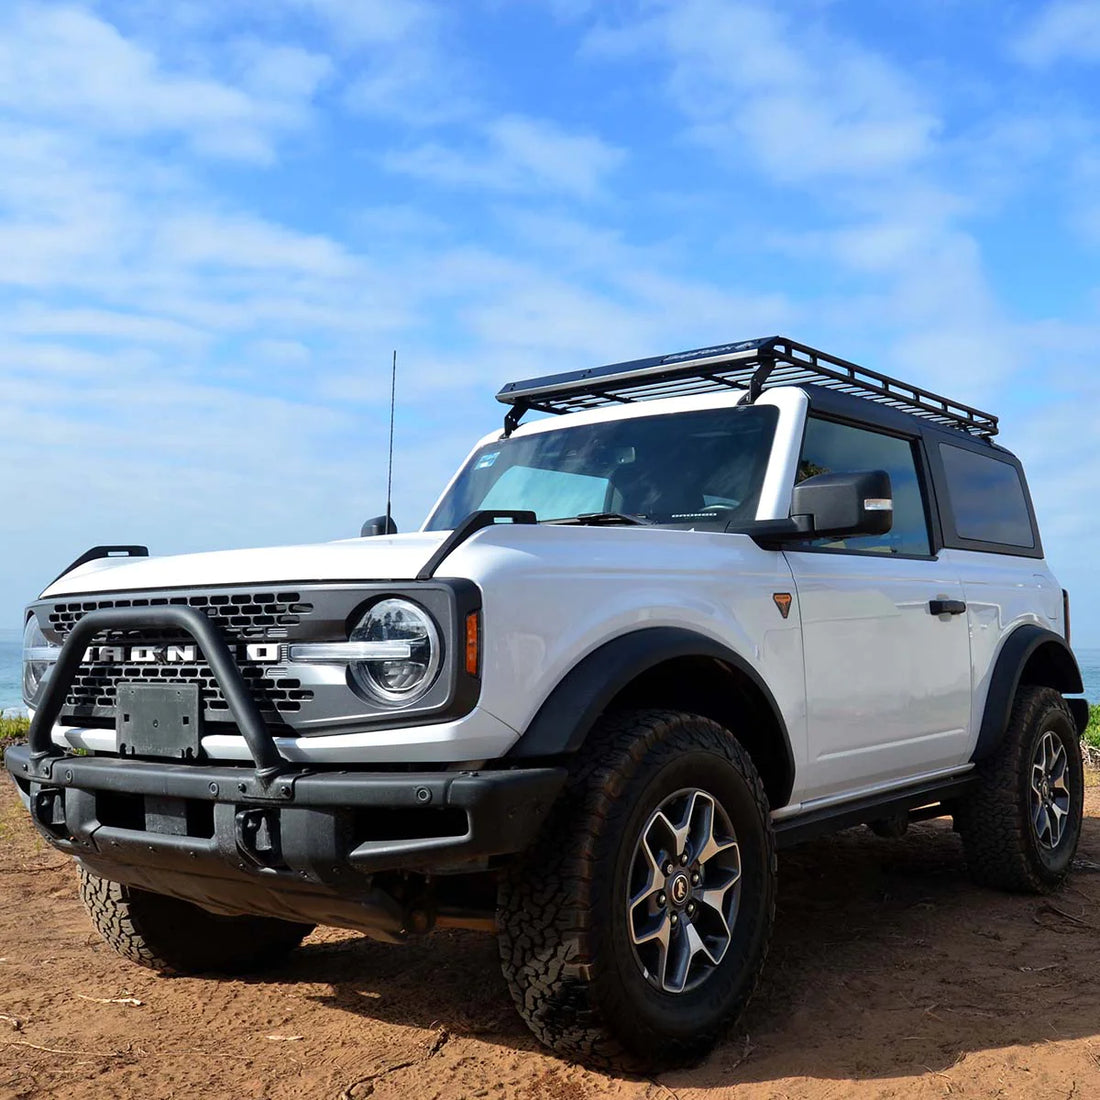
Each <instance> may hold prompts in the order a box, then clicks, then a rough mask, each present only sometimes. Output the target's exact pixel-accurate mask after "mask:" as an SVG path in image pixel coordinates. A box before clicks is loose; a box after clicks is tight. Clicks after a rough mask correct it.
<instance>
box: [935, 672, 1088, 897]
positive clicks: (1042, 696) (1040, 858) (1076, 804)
mask: <svg viewBox="0 0 1100 1100" xmlns="http://www.w3.org/2000/svg"><path fill="white" fill-rule="evenodd" d="M978 778H979V786H978V789H977V791H976V792H975V793H974V794H972V795H969V796H968V797H967V798H966V800H965V801H964V802H963V803H962V804H961V805H960V807H959V810H958V812H957V813H956V825H957V827H958V830H959V832H960V833H961V834H962V840H963V849H964V851H965V852H966V861H967V864H968V865H969V867H970V873H971V875H972V876H973V878H974V880H975V881H976V882H978V883H980V884H981V885H983V886H991V887H994V888H996V889H1000V890H1011V891H1014V892H1016V893H1032V894H1044V893H1049V892H1050V891H1052V890H1055V889H1057V888H1058V887H1059V886H1061V885H1062V883H1063V881H1064V880H1065V878H1066V875H1067V874H1069V869H1070V864H1071V863H1072V862H1073V857H1074V855H1075V854H1076V852H1077V844H1078V841H1079V840H1080V838H1081V817H1082V810H1083V806H1084V795H1085V778H1084V768H1083V764H1082V760H1081V744H1080V740H1079V738H1078V736H1077V725H1076V723H1075V722H1074V719H1073V715H1072V713H1071V712H1070V709H1069V707H1068V706H1067V704H1066V701H1065V699H1063V698H1062V696H1061V695H1060V694H1059V693H1058V692H1057V691H1055V690H1054V689H1053V688H1048V687H1032V686H1025V687H1021V688H1020V690H1019V693H1018V695H1017V696H1016V701H1015V704H1014V706H1013V708H1012V715H1011V717H1010V718H1009V722H1008V729H1007V731H1006V733H1005V738H1004V741H1003V742H1002V744H1001V746H1000V748H999V749H998V751H997V753H996V754H995V755H994V756H993V757H992V758H991V759H990V760H987V761H984V762H983V763H981V764H980V765H979V766H978Z"/></svg>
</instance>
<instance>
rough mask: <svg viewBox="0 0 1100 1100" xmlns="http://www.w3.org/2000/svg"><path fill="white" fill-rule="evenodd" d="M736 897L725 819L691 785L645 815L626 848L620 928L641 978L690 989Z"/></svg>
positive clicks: (718, 944) (707, 969)
mask: <svg viewBox="0 0 1100 1100" xmlns="http://www.w3.org/2000/svg"><path fill="white" fill-rule="evenodd" d="M740 898H741V850H740V848H739V846H738V843H737V836H736V834H735V833H734V830H733V825H732V824H731V822H730V819H729V815H728V814H727V813H726V811H725V810H724V809H723V808H722V806H721V805H720V804H719V803H718V801H717V800H716V799H715V798H714V796H713V795H710V794H708V793H707V792H706V791H703V790H700V789H698V788H688V789H685V790H680V791H677V792H676V793H675V794H671V795H669V796H668V798H666V799H665V800H664V801H663V802H662V803H661V804H660V806H658V807H657V809H656V810H654V811H653V813H652V814H650V816H649V818H648V820H647V821H646V823H645V825H644V826H643V828H642V830H641V835H640V836H639V838H638V842H637V844H636V845H635V849H634V858H633V862H632V863H631V870H630V887H629V898H628V901H627V913H626V919H627V931H628V933H629V936H630V941H631V946H632V947H633V950H634V957H635V959H636V960H637V962H638V965H639V967H640V968H641V970H642V973H643V975H644V976H645V978H646V980H647V981H648V982H649V983H650V984H651V985H653V986H654V987H656V988H657V989H659V990H661V991H662V992H664V993H673V994H679V993H686V992H689V991H690V990H692V989H697V988H698V987H699V986H700V985H701V984H702V983H703V982H705V981H706V980H707V978H709V977H710V975H711V974H713V973H714V971H715V970H716V969H717V967H718V966H719V965H720V964H721V962H722V959H723V958H725V955H726V952H727V951H728V950H729V946H730V943H731V942H732V939H733V927H734V925H735V923H736V920H737V911H738V908H739V904H740Z"/></svg>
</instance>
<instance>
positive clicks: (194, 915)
mask: <svg viewBox="0 0 1100 1100" xmlns="http://www.w3.org/2000/svg"><path fill="white" fill-rule="evenodd" d="M80 897H81V900H82V901H83V902H84V907H85V908H86V909H87V910H88V915H89V916H90V917H91V918H92V924H94V925H95V928H96V931H97V932H99V934H100V935H101V936H102V937H103V938H104V940H106V941H107V943H108V944H110V946H111V947H113V948H114V949H115V950H116V951H117V952H118V953H119V954H120V955H121V956H122V957H123V958H124V959H129V960H130V962H135V963H137V964H138V965H139V966H145V967H148V968H149V969H150V970H157V971H159V972H160V973H162V974H181V975H182V974H203V973H221V974H245V973H248V972H249V971H253V970H258V969H261V968H262V967H264V966H269V965H272V964H274V963H277V962H279V961H280V960H281V959H283V958H284V957H285V956H286V955H287V954H289V953H290V952H291V951H293V950H294V948H296V947H297V946H298V945H299V944H300V943H301V942H302V940H304V939H305V938H306V936H308V935H309V934H310V932H312V931H313V925H310V924H295V923H292V922H291V921H283V920H276V919H274V918H272V917H247V916H246V917H223V916H219V915H218V914H216V913H211V912H209V911H207V910H206V909H202V908H200V907H199V906H197V905H192V904H191V903H190V902H187V901H181V900H180V899H178V898H170V897H166V896H165V895H163V894H152V893H149V892H148V891H146V890H136V889H134V888H133V887H130V886H123V885H122V884H121V883H119V882H112V881H111V880H110V879H105V878H100V877H99V876H98V875H94V874H92V873H91V872H90V871H86V870H84V869H83V868H81V871H80Z"/></svg>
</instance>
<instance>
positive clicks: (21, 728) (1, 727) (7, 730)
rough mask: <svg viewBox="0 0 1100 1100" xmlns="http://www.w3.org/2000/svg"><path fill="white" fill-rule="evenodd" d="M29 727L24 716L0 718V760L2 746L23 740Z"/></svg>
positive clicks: (0, 757)
mask: <svg viewBox="0 0 1100 1100" xmlns="http://www.w3.org/2000/svg"><path fill="white" fill-rule="evenodd" d="M29 727H30V722H28V721H27V719H26V718H22V717H20V718H0V760H3V759H4V746H5V745H14V744H15V743H16V742H17V741H22V740H24V739H25V738H26V736H27V729H28V728H29Z"/></svg>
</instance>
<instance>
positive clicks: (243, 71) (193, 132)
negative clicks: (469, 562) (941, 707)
mask: <svg viewBox="0 0 1100 1100" xmlns="http://www.w3.org/2000/svg"><path fill="white" fill-rule="evenodd" d="M1098 92H1100V5H1098V4H1095V3H1092V2H1080V0H1050V2H1048V3H1045V4H1038V3H1030V2H1029V3H1012V2H1004V0H1001V2H986V0H967V2H966V3H963V2H957V0H913V2H911V3H909V4H904V5H900V4H896V5H895V4H891V5H873V4H856V3H849V4H842V3H838V2H830V0H790V2H788V3H770V4H765V3H752V2H738V0H677V2H669V3H663V2H659V0H603V2H600V3H597V2H588V0H464V2H462V3H458V2H450V3H446V2H433V0H263V2H260V0H252V2H243V0H240V2H228V0H173V2H171V3H164V2H162V0H125V2H123V0H118V2H117V3H116V2H110V0H102V2H99V3H85V4H58V3H49V2H42V0H39V2H26V3H23V2H20V0H13V2H9V3H5V4H4V5H2V8H0V332H3V334H4V339H3V340H2V341H0V408H2V410H3V417H4V430H3V432H2V433H0V469H2V470H3V476H2V479H0V516H2V519H0V524H2V525H3V535H4V538H3V542H2V545H3V549H2V550H0V618H2V619H3V621H5V622H8V623H9V624H11V625H18V622H19V609H20V608H21V606H22V605H23V604H24V603H25V602H27V601H28V600H30V599H32V598H33V597H34V596H35V595H36V594H37V592H38V591H39V589H40V588H41V586H42V585H43V584H44V583H45V582H46V581H48V580H49V579H50V578H51V577H52V576H53V575H54V574H55V573H56V572H57V571H58V570H59V569H60V568H61V567H62V566H63V565H64V564H65V563H66V562H67V561H69V560H70V559H72V558H73V557H75V556H76V555H77V554H78V553H79V552H81V551H82V550H83V549H85V548H86V547H87V546H90V545H92V544H95V543H99V542H146V543H148V544H149V545H150V546H151V547H152V549H153V552H154V553H169V552H178V551H188V550H197V549H205V548H213V547H221V546H244V545H256V544H269V543H278V542H288V541H308V540H315V539H328V538H335V537H340V536H345V535H351V534H354V533H356V532H357V531H358V527H359V524H360V522H361V520H362V519H363V518H364V517H366V516H368V515H373V514H375V513H377V512H378V511H380V510H381V508H382V505H383V503H384V497H385V450H386V447H385V424H386V416H387V410H386V407H385V406H386V396H387V394H386V387H387V385H388V370H389V355H390V350H391V349H392V348H394V347H397V348H398V352H399V364H400V379H399V411H398V421H397V469H396V476H395V494H394V495H395V500H396V504H395V512H396V515H397V518H398V520H399V522H400V523H401V525H402V527H403V528H409V527H412V526H415V525H417V524H419V522H420V521H421V519H422V518H423V515H424V513H425V512H426V510H427V507H428V506H429V504H430V503H431V501H432V499H433V498H434V496H435V494H436V492H437V491H438V489H439V487H440V486H441V485H442V483H443V482H444V480H445V479H446V477H447V475H448V474H449V473H450V472H451V470H452V469H453V467H454V466H455V465H456V463H457V462H458V461H459V460H460V459H461V458H462V456H463V455H464V454H465V452H466V450H467V449H468V446H469V444H470V443H471V441H472V440H473V439H474V438H476V437H477V436H478V435H480V434H482V433H483V432H485V431H488V430H491V429H492V428H493V427H494V426H495V425H496V424H497V423H499V420H500V413H501V410H500V407H499V406H497V404H496V403H495V402H494V401H493V394H494V393H495V391H496V389H497V387H498V386H499V385H500V384H501V383H502V382H504V381H506V380H508V379H510V378H513V377H517V376H525V375H528V374H537V373H542V372H545V371H549V370H555V369H572V368H575V367H578V366H585V365H591V364H593V363H596V362H605V361H609V360H616V359H625V358H630V357H632V356H636V355H645V354H653V353H658V352H664V351H673V350H678V349H680V348H683V347H692V346H699V345H703V344H708V343H714V342H720V341H726V340H730V339H739V338H745V337H753V336H759V335H767V334H771V333H775V332H782V333H785V334H788V335H791V336H793V337H795V338H796V339H800V340H802V341H805V342H808V343H812V344H817V345H819V346H823V347H825V348H827V349H828V350H830V351H834V352H836V353H838V354H841V355H844V356H846V357H848V358H852V359H855V360H856V361H859V362H865V363H867V364H868V365H870V366H877V367H880V368H882V369H886V370H888V371H891V372H896V373H898V374H900V375H902V376H904V377H906V378H909V379H911V380H913V381H915V382H921V383H924V384H925V385H927V386H929V387H932V388H940V389H942V390H944V391H946V392H947V393H948V394H949V395H950V396H952V397H956V398H958V399H960V400H966V401H969V402H972V403H975V404H978V405H981V406H985V407H989V408H991V409H992V410H993V411H996V412H998V413H1000V414H1001V416H1002V424H1003V436H1002V438H1003V441H1004V442H1005V443H1006V445H1008V446H1010V447H1012V448H1014V449H1016V450H1017V451H1019V452H1020V453H1021V454H1022V456H1023V457H1024V459H1025V461H1026V463H1027V467H1028V470H1029V473H1030V477H1031V480H1032V488H1033V493H1034V495H1035V497H1036V501H1037V506H1038V509H1039V512H1040V520H1041V522H1042V524H1043V529H1044V536H1045V541H1046V545H1047V552H1048V557H1049V559H1050V561H1051V563H1052V565H1053V566H1054V568H1055V570H1056V571H1057V572H1058V574H1059V576H1060V578H1061V579H1062V581H1063V583H1065V584H1067V585H1068V586H1070V587H1071V589H1072V590H1073V593H1074V597H1075V604H1074V606H1075V610H1076V616H1075V622H1076V629H1077V637H1078V640H1079V642H1081V643H1083V644H1091V645H1100V581H1098V580H1097V578H1096V575H1095V569H1094V567H1093V558H1094V555H1095V548H1096V546H1097V545H1098V544H1100V518H1098V517H1097V514H1096V500H1097V488H1096V487H1097V485H1098V484H1100V447H1098V446H1097V442H1096V420H1097V417H1096V412H1095V404H1096V400H1097V398H1098V397H1100V374H1098V373H1097V367H1096V363H1097V349H1098V348H1100V121H1098V117H1097V115H1096V111H1095V104H1096V102H1097V93H1098Z"/></svg>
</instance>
